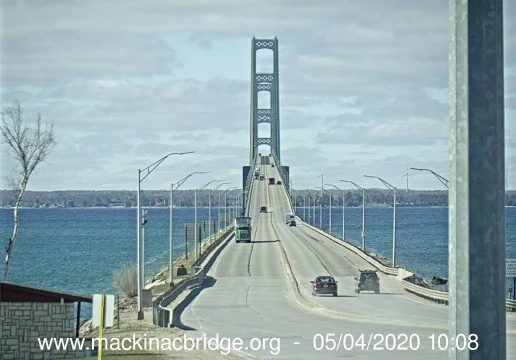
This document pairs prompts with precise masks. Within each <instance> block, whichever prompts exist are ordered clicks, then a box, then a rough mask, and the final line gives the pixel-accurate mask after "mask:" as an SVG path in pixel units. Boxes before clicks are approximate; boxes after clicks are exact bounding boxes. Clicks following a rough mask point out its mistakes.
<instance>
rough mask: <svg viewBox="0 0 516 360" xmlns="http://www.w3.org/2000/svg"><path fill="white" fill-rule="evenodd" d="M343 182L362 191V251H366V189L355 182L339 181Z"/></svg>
mask: <svg viewBox="0 0 516 360" xmlns="http://www.w3.org/2000/svg"><path fill="white" fill-rule="evenodd" d="M339 181H342V182H347V183H350V184H353V185H354V186H355V187H356V188H357V189H359V190H362V251H365V238H366V235H365V189H364V188H363V187H361V186H358V185H357V184H355V183H354V182H353V181H349V180H339Z"/></svg>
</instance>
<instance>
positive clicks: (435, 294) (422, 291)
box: [401, 280, 448, 304]
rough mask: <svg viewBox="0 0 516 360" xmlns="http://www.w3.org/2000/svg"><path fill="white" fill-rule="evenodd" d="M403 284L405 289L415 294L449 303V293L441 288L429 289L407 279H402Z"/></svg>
mask: <svg viewBox="0 0 516 360" xmlns="http://www.w3.org/2000/svg"><path fill="white" fill-rule="evenodd" d="M401 285H402V286H403V288H404V289H405V291H408V292H410V293H413V294H415V295H418V296H420V297H423V298H426V299H429V300H433V301H437V302H440V303H446V304H447V303H448V293H447V292H444V291H439V290H433V289H427V288H425V287H423V286H419V285H416V284H413V283H411V282H409V281H407V280H402V281H401Z"/></svg>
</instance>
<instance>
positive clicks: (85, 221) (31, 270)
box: [0, 208, 217, 294]
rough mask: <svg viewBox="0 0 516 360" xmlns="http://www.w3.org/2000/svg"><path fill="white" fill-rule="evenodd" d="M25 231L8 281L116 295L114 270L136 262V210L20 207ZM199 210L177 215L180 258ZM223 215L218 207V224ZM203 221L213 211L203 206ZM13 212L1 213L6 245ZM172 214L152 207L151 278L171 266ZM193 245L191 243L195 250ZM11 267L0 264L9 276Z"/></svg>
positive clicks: (148, 237) (148, 226)
mask: <svg viewBox="0 0 516 360" xmlns="http://www.w3.org/2000/svg"><path fill="white" fill-rule="evenodd" d="M19 214H20V228H19V232H18V238H17V240H16V243H15V245H14V250H13V254H12V258H11V265H10V268H9V278H8V281H10V282H15V283H22V284H26V285H33V286H38V287H44V288H49V289H57V290H61V291H70V292H78V293H84V294H94V293H95V294H96V293H107V294H113V293H116V290H115V289H114V288H113V271H114V270H117V269H119V268H121V267H122V266H123V265H125V264H136V209H130V208H128V209H125V208H122V209H116V208H111V209H110V208H104V209H103V208H96V209H92V208H89V209H88V208H69V209H65V208H53V209H20V213H19ZM194 216H195V215H194V209H192V208H176V209H174V212H173V219H174V224H173V233H174V258H178V257H180V256H181V255H183V254H184V253H185V241H184V235H183V234H184V225H183V224H184V223H185V222H192V223H193V222H194ZM216 218H217V211H216V210H214V209H213V208H212V220H215V219H216ZM197 219H198V221H202V220H208V209H207V208H198V210H197ZM12 221H13V210H12V209H0V239H1V240H0V246H1V248H2V249H4V248H5V246H7V243H8V240H9V238H10V237H11V234H12ZM169 234H170V232H169V210H168V209H167V208H151V209H149V210H148V214H147V224H146V225H145V260H146V261H145V273H146V274H145V275H146V278H149V277H152V276H153V275H154V274H155V273H156V272H157V271H159V270H160V269H161V268H162V267H164V266H166V265H167V264H168V260H169V242H170V240H169V239H170V237H169ZM192 249H193V244H192V243H189V250H192ZM4 269H5V264H4V261H3V257H2V261H1V264H0V271H1V275H2V276H3V274H4Z"/></svg>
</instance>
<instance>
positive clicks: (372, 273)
mask: <svg viewBox="0 0 516 360" xmlns="http://www.w3.org/2000/svg"><path fill="white" fill-rule="evenodd" d="M355 280H356V284H355V292H356V293H357V294H360V292H361V291H374V292H375V293H377V294H378V293H380V278H379V277H378V274H377V273H376V270H358V277H356V278H355Z"/></svg>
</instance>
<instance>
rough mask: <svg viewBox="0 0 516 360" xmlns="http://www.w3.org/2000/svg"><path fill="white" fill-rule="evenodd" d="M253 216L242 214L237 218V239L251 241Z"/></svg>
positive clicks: (238, 240)
mask: <svg viewBox="0 0 516 360" xmlns="http://www.w3.org/2000/svg"><path fill="white" fill-rule="evenodd" d="M251 232H252V226H251V218H250V217H247V216H240V217H237V218H235V240H236V242H237V243H239V242H240V241H247V242H251Z"/></svg>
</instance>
